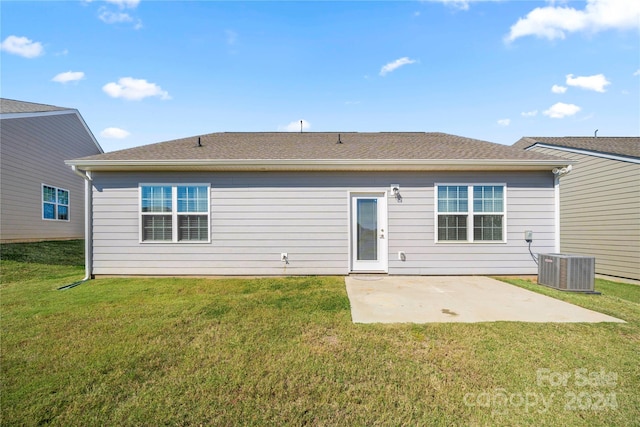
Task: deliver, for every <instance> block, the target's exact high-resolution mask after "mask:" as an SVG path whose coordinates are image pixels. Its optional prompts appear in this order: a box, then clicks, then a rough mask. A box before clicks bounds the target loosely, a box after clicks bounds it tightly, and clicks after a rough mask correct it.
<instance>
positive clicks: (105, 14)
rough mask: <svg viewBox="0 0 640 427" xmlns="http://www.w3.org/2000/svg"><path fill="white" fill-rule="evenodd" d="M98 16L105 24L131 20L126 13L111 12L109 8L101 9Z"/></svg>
mask: <svg viewBox="0 0 640 427" xmlns="http://www.w3.org/2000/svg"><path fill="white" fill-rule="evenodd" d="M98 18H99V19H100V20H101V21H102V22H104V23H105V24H118V23H121V22H133V18H132V17H131V15H129V14H128V13H123V12H111V11H110V10H104V9H103V10H102V11H101V12H100V15H98Z"/></svg>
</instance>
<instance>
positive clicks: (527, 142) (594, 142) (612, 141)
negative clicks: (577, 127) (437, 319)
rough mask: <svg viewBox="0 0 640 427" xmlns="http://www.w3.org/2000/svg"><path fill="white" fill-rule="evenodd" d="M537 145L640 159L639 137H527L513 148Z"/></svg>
mask: <svg viewBox="0 0 640 427" xmlns="http://www.w3.org/2000/svg"><path fill="white" fill-rule="evenodd" d="M536 144H543V145H545V146H551V147H561V148H574V149H578V150H585V151H592V152H594V153H602V154H615V155H619V156H627V157H636V158H640V137H638V136H629V137H621V136H614V137H610V136H598V137H593V136H564V137H537V136H526V137H523V138H521V139H520V140H519V141H518V142H516V143H515V144H513V145H512V147H515V148H518V149H521V150H526V149H528V148H530V147H533V146H534V145H536Z"/></svg>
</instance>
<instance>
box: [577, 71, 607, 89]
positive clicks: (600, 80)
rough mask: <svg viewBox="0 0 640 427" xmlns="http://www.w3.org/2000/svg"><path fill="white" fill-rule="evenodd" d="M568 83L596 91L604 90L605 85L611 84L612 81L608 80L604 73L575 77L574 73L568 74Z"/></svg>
mask: <svg viewBox="0 0 640 427" xmlns="http://www.w3.org/2000/svg"><path fill="white" fill-rule="evenodd" d="M566 83H567V84H568V85H569V86H576V87H579V88H582V89H587V90H595V91H596V92H604V91H605V86H607V85H610V84H611V82H610V81H609V80H607V78H606V77H605V76H604V74H596V75H593V76H578V77H573V74H567V82H566Z"/></svg>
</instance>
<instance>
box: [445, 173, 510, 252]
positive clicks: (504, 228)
mask: <svg viewBox="0 0 640 427" xmlns="http://www.w3.org/2000/svg"><path fill="white" fill-rule="evenodd" d="M446 186H457V187H465V186H466V187H467V194H468V195H469V197H468V200H467V212H465V213H458V212H442V215H456V214H459V215H467V240H438V216H439V215H440V212H438V187H446ZM482 186H493V187H502V188H504V190H503V192H502V194H503V195H504V199H503V201H502V209H503V210H502V212H478V215H481V214H487V215H492V214H495V215H502V240H474V239H473V216H474V214H475V212H474V210H473V187H482ZM433 210H434V215H433V217H434V218H433V219H434V227H433V241H434V243H437V244H444V245H460V244H463V245H466V244H469V243H472V244H475V245H482V244H490V245H492V244H499V245H501V244H505V243H507V184H506V183H500V182H487V183H484V182H476V183H473V184H470V183H468V182H436V183H434V186H433Z"/></svg>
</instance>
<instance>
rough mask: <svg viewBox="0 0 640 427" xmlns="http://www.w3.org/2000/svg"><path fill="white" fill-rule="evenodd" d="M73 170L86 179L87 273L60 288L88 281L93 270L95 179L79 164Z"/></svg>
mask: <svg viewBox="0 0 640 427" xmlns="http://www.w3.org/2000/svg"><path fill="white" fill-rule="evenodd" d="M71 169H72V170H73V172H75V173H76V175H78V176H80V177H81V178H82V179H84V266H85V275H84V277H83V278H82V280H79V281H77V282H74V283H71V284H70V285H65V286H62V287H60V288H58V290H65V289H70V288H74V287H76V286H78V285H80V284H82V283H84V282H86V281H89V280H91V276H92V271H93V239H92V234H93V233H92V231H93V230H92V226H91V225H92V224H91V199H92V196H93V194H92V186H91V182H92V181H93V179H92V178H91V175H89V173H88V172H86V171H81V170H80V169H78V167H77V166H75V165H74V166H71Z"/></svg>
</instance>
